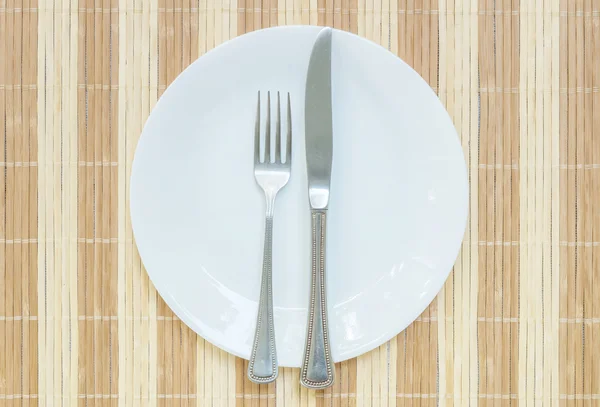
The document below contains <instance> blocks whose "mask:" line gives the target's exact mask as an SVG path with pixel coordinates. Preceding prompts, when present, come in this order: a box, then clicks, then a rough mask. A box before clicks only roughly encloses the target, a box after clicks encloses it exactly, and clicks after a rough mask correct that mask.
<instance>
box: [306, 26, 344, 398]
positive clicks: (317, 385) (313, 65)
mask: <svg viewBox="0 0 600 407" xmlns="http://www.w3.org/2000/svg"><path fill="white" fill-rule="evenodd" d="M331 36H332V30H331V28H324V29H322V30H321V31H320V32H319V34H318V36H317V39H316V41H315V44H314V46H313V49H312V52H311V56H310V61H309V64H308V74H307V78H306V94H305V131H306V135H305V144H306V166H307V175H308V197H309V202H310V210H311V219H312V220H311V223H312V245H311V247H312V249H311V251H312V253H311V254H312V260H311V269H312V272H311V285H310V286H311V289H310V302H309V309H308V310H309V312H308V326H307V332H306V342H305V348H304V358H303V360H302V369H301V372H300V382H301V383H302V385H303V386H305V387H308V388H311V389H322V388H326V387H329V386H331V385H332V384H333V381H334V377H335V371H334V364H333V360H332V355H331V348H330V346H329V332H328V328H327V301H326V294H327V292H326V291H327V290H326V288H325V287H326V284H325V280H326V278H325V263H326V261H325V260H326V257H325V249H326V230H327V208H328V206H329V184H330V179H331V162H332V156H333V123H332V117H331V116H332V113H331Z"/></svg>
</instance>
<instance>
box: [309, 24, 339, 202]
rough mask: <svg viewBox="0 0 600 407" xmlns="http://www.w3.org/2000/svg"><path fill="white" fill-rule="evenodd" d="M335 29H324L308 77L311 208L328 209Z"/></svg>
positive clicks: (312, 57) (313, 52) (310, 63)
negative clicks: (332, 45) (332, 48)
mask: <svg viewBox="0 0 600 407" xmlns="http://www.w3.org/2000/svg"><path fill="white" fill-rule="evenodd" d="M331 36H332V33H331V29H330V28H324V29H323V30H321V32H320V33H319V35H318V36H317V39H316V41H315V44H314V46H313V50H312V53H311V56H310V62H309V65H308V73H307V78H306V95H305V119H304V120H305V129H306V135H305V140H306V166H307V170H308V171H307V172H308V193H309V201H310V205H311V208H313V209H327V206H328V204H329V185H330V179H331V161H332V155H333V123H332V117H331V116H332V113H331Z"/></svg>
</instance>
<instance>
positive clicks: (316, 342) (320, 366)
mask: <svg viewBox="0 0 600 407" xmlns="http://www.w3.org/2000/svg"><path fill="white" fill-rule="evenodd" d="M311 212H312V213H311V215H312V261H311V263H312V267H311V269H312V272H311V289H310V303H309V309H308V311H309V312H308V327H307V332H306V343H305V348H304V359H303V361H302V370H301V373H300V382H301V383H302V385H303V386H305V387H308V388H311V389H324V388H326V387H329V386H331V385H332V384H333V381H334V376H335V367H334V364H333V360H332V358H331V349H330V347H329V331H328V327H327V301H326V293H327V290H326V288H325V287H326V285H325V280H326V278H325V242H326V239H325V238H326V231H327V211H326V210H312V211H311Z"/></svg>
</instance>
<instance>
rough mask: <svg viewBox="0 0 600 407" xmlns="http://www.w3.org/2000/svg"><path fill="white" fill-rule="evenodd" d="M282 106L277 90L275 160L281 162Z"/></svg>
mask: <svg viewBox="0 0 600 407" xmlns="http://www.w3.org/2000/svg"><path fill="white" fill-rule="evenodd" d="M281 161H282V160H281V108H280V103H279V91H277V123H276V124H275V162H276V163H281Z"/></svg>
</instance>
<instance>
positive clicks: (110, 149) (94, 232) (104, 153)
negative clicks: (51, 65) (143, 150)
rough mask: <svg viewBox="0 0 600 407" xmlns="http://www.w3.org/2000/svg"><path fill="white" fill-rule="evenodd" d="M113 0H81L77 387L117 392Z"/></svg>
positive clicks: (115, 35)
mask: <svg viewBox="0 0 600 407" xmlns="http://www.w3.org/2000/svg"><path fill="white" fill-rule="evenodd" d="M116 3H117V0H103V2H102V3H101V4H98V2H97V1H96V2H94V1H93V0H84V1H83V2H82V3H80V6H81V8H80V10H81V9H89V10H94V11H93V12H89V13H88V12H86V11H84V10H81V11H80V12H79V16H78V18H79V22H78V24H79V33H78V35H79V39H78V47H79V49H78V79H77V84H78V90H77V109H78V110H77V115H78V159H79V162H85V163H86V165H78V191H77V194H78V210H77V222H78V231H77V237H78V241H79V243H78V265H77V267H78V270H77V273H78V274H77V275H78V287H77V292H78V312H79V315H80V316H82V317H84V318H80V319H79V321H78V322H77V323H78V328H79V329H78V331H79V344H80V346H79V386H78V387H79V389H78V391H79V394H117V393H118V363H117V361H118V352H119V348H118V332H117V326H118V322H117V321H116V319H114V318H110V317H111V316H116V315H117V310H118V299H117V281H118V276H117V246H116V244H114V243H107V242H108V241H110V239H112V240H113V241H115V240H116V238H117V220H118V214H117V184H118V183H117V171H118V168H117V166H116V165H112V164H109V163H116V162H117V160H118V153H117V145H118V139H117V137H118V134H117V120H118V119H117V118H118V94H117V89H116V85H117V84H118V55H119V53H118V47H119V44H118V29H119V27H118V21H119V17H118V14H117V12H116V7H117V4H116ZM107 10H113V11H111V12H107ZM87 163H89V165H87ZM100 163H105V165H99V164H100ZM99 239H101V240H103V241H104V242H100V241H99ZM93 317H96V318H93ZM97 317H101V318H97ZM107 317H108V318H107ZM81 402H83V401H82V400H80V403H81Z"/></svg>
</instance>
